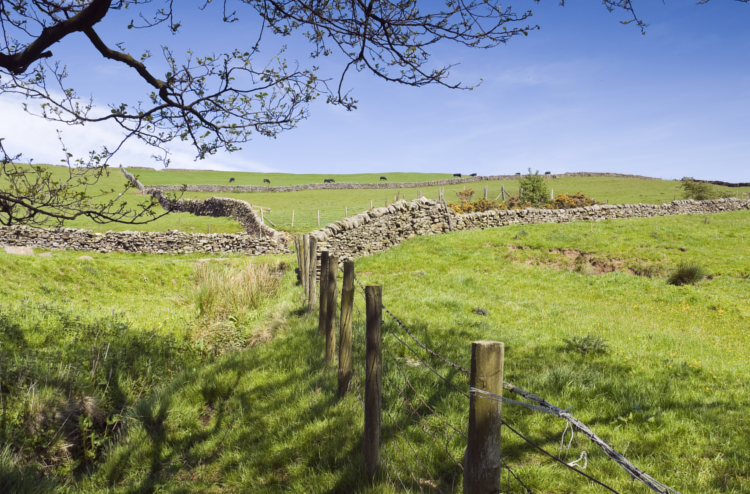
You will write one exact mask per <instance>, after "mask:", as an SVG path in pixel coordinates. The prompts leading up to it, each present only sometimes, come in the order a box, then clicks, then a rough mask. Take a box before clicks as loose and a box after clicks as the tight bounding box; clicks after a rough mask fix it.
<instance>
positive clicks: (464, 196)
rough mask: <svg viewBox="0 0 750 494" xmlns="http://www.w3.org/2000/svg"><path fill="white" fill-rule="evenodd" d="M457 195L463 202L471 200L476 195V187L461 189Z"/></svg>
mask: <svg viewBox="0 0 750 494" xmlns="http://www.w3.org/2000/svg"><path fill="white" fill-rule="evenodd" d="M456 196H458V200H459V201H461V202H471V199H472V198H473V197H474V189H464V190H459V191H458V192H456Z"/></svg>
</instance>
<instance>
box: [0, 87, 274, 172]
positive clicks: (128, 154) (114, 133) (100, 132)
mask: <svg viewBox="0 0 750 494" xmlns="http://www.w3.org/2000/svg"><path fill="white" fill-rule="evenodd" d="M23 101H24V100H23V99H22V98H20V97H9V96H7V95H4V96H3V97H2V98H1V99H0V115H2V118H0V138H3V139H4V141H3V145H4V147H5V150H6V152H8V154H12V155H15V154H18V153H22V154H23V156H22V158H21V160H22V161H26V160H33V161H34V163H49V164H59V163H60V161H61V160H62V159H63V158H64V154H63V151H62V145H61V143H60V141H59V139H58V134H57V130H60V132H61V136H62V140H63V142H64V143H65V146H66V147H67V149H68V150H69V152H70V153H72V154H73V156H74V159H75V158H77V157H85V156H87V155H88V153H89V152H90V151H99V150H101V148H102V146H107V148H108V149H114V148H116V147H117V145H118V144H119V143H120V142H121V141H122V137H123V133H122V131H121V129H120V128H119V127H118V126H117V125H116V124H114V123H100V124H88V125H85V126H79V125H76V126H68V125H65V124H62V123H60V122H49V121H46V120H44V119H43V118H40V117H35V116H32V115H29V114H28V113H26V112H25V111H24V110H23V108H22V106H21V104H22V102H23ZM34 105H36V102H33V101H31V102H29V107H30V109H32V110H34ZM170 148H171V152H172V154H171V155H170V159H171V160H172V164H171V165H170V167H172V168H189V169H213V170H227V171H257V172H272V171H275V170H274V169H273V168H272V167H269V166H267V165H265V164H263V163H259V162H256V161H253V160H250V159H247V158H246V157H243V156H241V155H238V154H235V155H232V154H227V153H223V154H219V155H216V156H212V157H210V158H207V159H205V160H203V161H195V153H194V152H193V150H192V148H191V147H190V146H189V145H187V144H186V143H183V142H176V143H173V145H172V146H170ZM155 151H158V150H155V149H152V148H150V147H149V146H147V145H145V144H143V143H142V142H140V141H137V140H135V139H131V140H129V141H127V142H126V143H125V144H124V145H123V146H122V148H121V149H120V151H118V152H117V154H115V156H114V157H113V158H112V160H111V162H110V164H111V165H113V166H118V165H120V164H122V165H124V166H149V167H154V168H161V164H160V163H158V162H156V161H155V160H154V159H153V158H152V155H153V154H155Z"/></svg>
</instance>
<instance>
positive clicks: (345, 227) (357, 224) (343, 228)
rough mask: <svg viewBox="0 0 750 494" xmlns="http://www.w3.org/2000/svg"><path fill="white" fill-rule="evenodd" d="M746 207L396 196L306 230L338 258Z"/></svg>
mask: <svg viewBox="0 0 750 494" xmlns="http://www.w3.org/2000/svg"><path fill="white" fill-rule="evenodd" d="M740 209H744V210H748V209H750V201H742V200H740V199H716V200H712V201H692V200H687V201H674V202H670V203H668V204H660V205H651V204H617V205H615V204H612V205H609V204H608V205H600V206H590V207H585V208H575V209H521V210H509V211H487V212H483V213H469V214H460V215H459V214H455V213H454V212H452V211H451V210H449V209H447V208H446V206H445V205H443V204H441V203H438V202H435V201H431V200H429V199H426V198H421V199H415V200H413V201H411V202H406V201H399V202H397V203H394V204H391V205H390V206H388V207H383V208H376V209H373V210H371V211H366V212H364V213H360V214H358V215H356V216H352V217H349V218H344V219H343V220H341V221H337V222H335V223H332V224H330V225H328V226H326V227H325V228H322V229H320V230H317V231H315V232H312V233H311V234H310V235H312V236H314V237H315V238H316V239H317V240H318V249H319V251H323V250H327V251H329V252H331V253H332V254H333V255H336V256H338V258H339V261H340V262H343V261H345V260H349V259H356V258H358V257H362V256H366V255H369V254H372V253H375V252H382V251H386V250H388V249H389V248H391V247H393V246H395V245H398V244H399V243H401V242H403V241H404V240H406V239H409V238H411V237H413V236H415V235H435V234H440V233H446V232H449V231H460V230H474V229H485V228H496V227H501V226H506V225H526V224H537V223H569V222H571V221H601V220H607V219H616V218H649V217H654V216H671V215H677V214H710V213H719V212H724V211H737V210H740Z"/></svg>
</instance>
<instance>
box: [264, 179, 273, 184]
mask: <svg viewBox="0 0 750 494" xmlns="http://www.w3.org/2000/svg"><path fill="white" fill-rule="evenodd" d="M263 183H264V184H269V185H270V184H271V181H270V180H268V179H267V178H264V179H263Z"/></svg>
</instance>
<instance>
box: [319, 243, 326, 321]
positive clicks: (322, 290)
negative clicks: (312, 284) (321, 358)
mask: <svg viewBox="0 0 750 494" xmlns="http://www.w3.org/2000/svg"><path fill="white" fill-rule="evenodd" d="M327 272H328V251H326V250H324V251H323V252H321V253H320V302H319V303H318V336H322V335H323V334H324V333H323V332H324V331H325V326H326V317H327V316H328V298H327V297H328V276H326V273H327Z"/></svg>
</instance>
